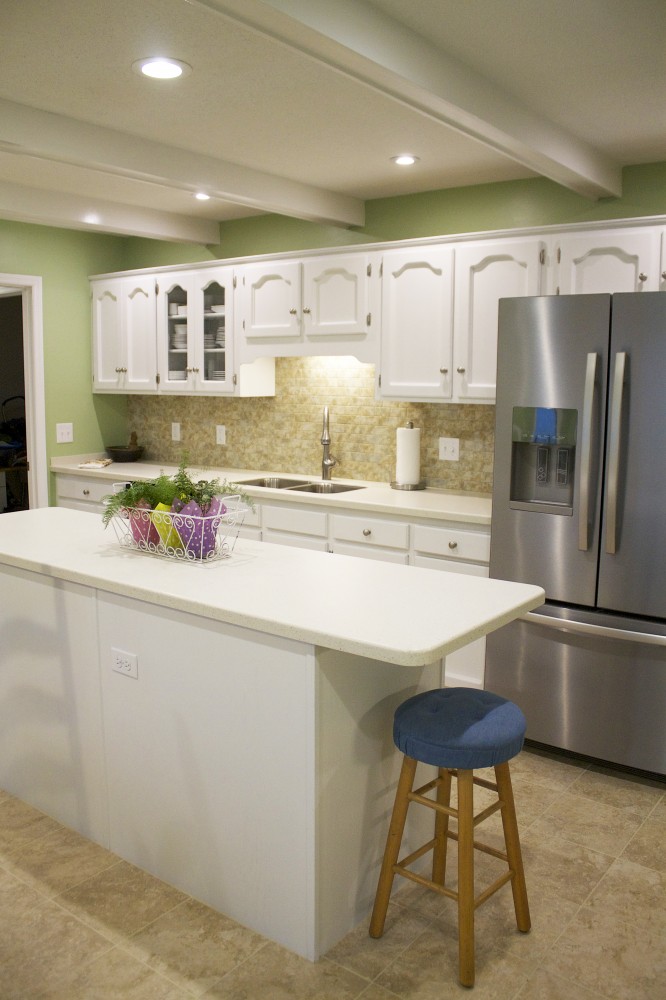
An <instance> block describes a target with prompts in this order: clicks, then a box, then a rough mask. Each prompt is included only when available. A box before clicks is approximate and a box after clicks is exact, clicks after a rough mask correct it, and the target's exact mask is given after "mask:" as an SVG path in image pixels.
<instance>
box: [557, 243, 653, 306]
mask: <svg viewBox="0 0 666 1000" xmlns="http://www.w3.org/2000/svg"><path fill="white" fill-rule="evenodd" d="M659 236H660V234H659V230H658V229H656V228H652V227H650V228H644V229H606V230H599V231H597V232H590V233H586V234H581V235H578V234H576V235H573V234H572V235H563V236H561V237H560V238H559V239H557V241H556V244H555V264H556V268H555V276H556V287H555V288H554V289H553V291H555V292H558V293H559V294H560V295H583V294H585V293H597V292H599V293H604V292H606V293H610V294H612V293H614V292H656V291H658V290H659Z"/></svg>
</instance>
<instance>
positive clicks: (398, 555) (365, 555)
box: [332, 542, 409, 566]
mask: <svg viewBox="0 0 666 1000" xmlns="http://www.w3.org/2000/svg"><path fill="white" fill-rule="evenodd" d="M332 550H333V552H337V553H338V555H341V556H359V557H360V558H361V559H378V560H380V561H383V562H392V563H401V564H402V565H403V566H406V565H407V562H408V560H409V556H408V554H407V553H406V552H400V551H399V550H398V549H380V548H377V547H375V548H371V547H369V546H367V545H353V544H352V543H351V542H333V546H332Z"/></svg>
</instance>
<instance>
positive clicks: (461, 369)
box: [456, 368, 465, 375]
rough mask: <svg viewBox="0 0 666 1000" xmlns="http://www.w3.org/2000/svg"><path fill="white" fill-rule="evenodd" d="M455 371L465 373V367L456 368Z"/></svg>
mask: <svg viewBox="0 0 666 1000" xmlns="http://www.w3.org/2000/svg"><path fill="white" fill-rule="evenodd" d="M456 371H457V372H458V374H459V375H464V374H465V369H464V368H456Z"/></svg>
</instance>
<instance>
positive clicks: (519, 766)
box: [510, 747, 587, 792]
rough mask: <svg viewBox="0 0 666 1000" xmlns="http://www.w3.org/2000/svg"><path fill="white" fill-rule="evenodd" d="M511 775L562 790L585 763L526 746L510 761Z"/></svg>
mask: <svg viewBox="0 0 666 1000" xmlns="http://www.w3.org/2000/svg"><path fill="white" fill-rule="evenodd" d="M510 767H511V776H512V778H515V779H516V780H518V779H523V778H526V779H529V780H530V781H533V782H534V783H536V784H539V785H543V786H544V787H545V788H550V789H551V790H552V791H555V792H563V791H565V790H566V789H567V788H569V787H570V786H571V785H572V784H573V783H574V782H575V781H577V780H578V778H579V777H580V775H581V773H582V772H583V771H585V770H587V764H584V763H582V762H581V761H579V760H576V759H575V758H571V757H566V756H564V755H557V754H546V753H544V752H542V751H540V750H537V749H536V748H534V747H526V748H525V749H524V750H523V751H522V753H519V754H518V756H517V757H514V758H512V760H511V761H510Z"/></svg>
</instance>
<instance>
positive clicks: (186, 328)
mask: <svg viewBox="0 0 666 1000" xmlns="http://www.w3.org/2000/svg"><path fill="white" fill-rule="evenodd" d="M158 287H159V295H158V297H157V347H158V358H159V372H160V392H178V393H188V392H191V391H192V390H193V389H194V385H195V383H194V374H195V373H194V368H195V363H194V328H193V316H194V307H193V302H194V298H195V296H194V280H193V276H192V274H190V273H188V272H185V271H181V272H177V273H175V274H166V273H165V274H160V276H159V285H158Z"/></svg>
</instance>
